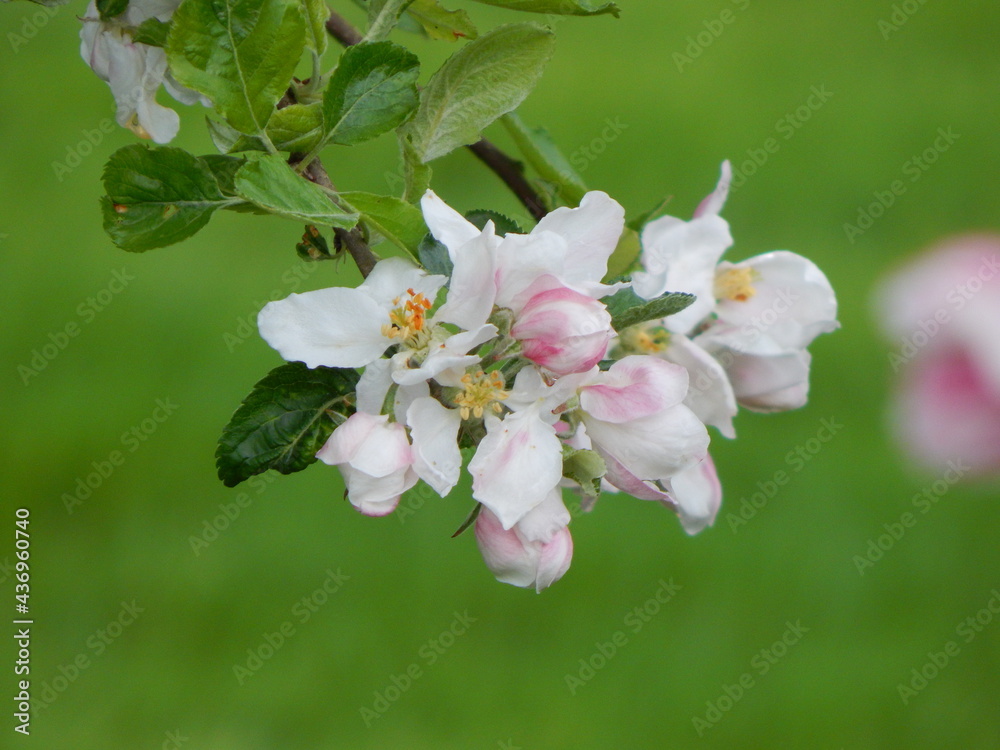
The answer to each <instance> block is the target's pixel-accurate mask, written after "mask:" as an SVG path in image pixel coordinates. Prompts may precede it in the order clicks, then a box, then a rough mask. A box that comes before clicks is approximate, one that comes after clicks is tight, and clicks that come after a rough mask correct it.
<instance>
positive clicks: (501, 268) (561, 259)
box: [496, 232, 567, 314]
mask: <svg viewBox="0 0 1000 750" xmlns="http://www.w3.org/2000/svg"><path fill="white" fill-rule="evenodd" d="M566 251H567V245H566V240H565V239H563V238H562V237H561V236H560V235H558V234H555V233H553V232H533V233H532V234H530V235H527V234H508V235H507V236H506V237H504V238H503V240H502V241H501V242H500V245H499V246H498V247H497V250H496V284H497V296H496V304H497V305H498V306H500V307H508V308H510V309H512V310H513V311H514V313H515V314H516V313H518V312H520V307H521V306H523V305H525V304H526V303H527V302H528V299H529V298H530V297H529V296H526V292H527V291H528V289H529V287H531V286H532V284H534V283H535V282H536V281H537V280H538V279H539V278H540V277H542V276H552V277H554V278H556V279H558V278H559V274H560V272H561V271H562V270H563V268H565V266H566V260H567V256H566Z"/></svg>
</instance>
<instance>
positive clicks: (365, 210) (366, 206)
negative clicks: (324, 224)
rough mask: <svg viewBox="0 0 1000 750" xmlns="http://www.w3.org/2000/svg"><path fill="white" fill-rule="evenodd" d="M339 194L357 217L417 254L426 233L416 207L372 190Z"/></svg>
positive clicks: (411, 253)
mask: <svg viewBox="0 0 1000 750" xmlns="http://www.w3.org/2000/svg"><path fill="white" fill-rule="evenodd" d="M340 198H341V199H342V200H343V201H344V202H345V203H346V204H347V205H348V206H350V207H351V208H353V209H354V210H355V211H357V212H358V213H359V214H360V215H361V220H362V221H364V222H365V223H366V224H368V225H369V226H370V227H371V228H372V229H374V230H375V231H376V232H378V233H379V234H381V235H382V236H383V237H385V238H386V239H387V240H389V241H390V242H392V243H393V244H394V245H397V246H398V247H400V248H402V249H403V250H405V251H406V252H408V253H409V254H410V255H412V256H413V257H414V258H417V257H418V255H417V247H418V246H419V245H420V242H421V240H423V238H424V235H426V234H427V225H426V224H425V223H424V216H423V214H422V213H421V211H420V209H419V208H417V207H416V206H414V205H412V204H410V203H407V202H406V201H404V200H403V199H402V198H394V197H392V196H389V195H375V194H373V193H359V192H351V193H341V194H340Z"/></svg>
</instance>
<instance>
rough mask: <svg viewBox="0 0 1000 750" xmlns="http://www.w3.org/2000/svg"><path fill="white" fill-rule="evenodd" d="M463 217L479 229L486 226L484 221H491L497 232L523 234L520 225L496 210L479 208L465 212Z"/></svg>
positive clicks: (501, 233)
mask: <svg viewBox="0 0 1000 750" xmlns="http://www.w3.org/2000/svg"><path fill="white" fill-rule="evenodd" d="M465 218H466V219H468V221H469V222H470V223H472V224H475V225H476V226H477V227H478V228H479V229H480V230H482V229H485V228H486V222H488V221H492V222H493V226H495V227H496V230H497V234H499V235H504V234H511V233H513V234H524V230H523V229H521V226H520V225H519V224H518V223H517V222H516V221H514V220H513V219H512V218H510V217H509V216H504V215H503V214H502V213H499V212H498V211H491V210H489V209H487V208H480V209H476V210H474V211H469V212H468V213H466V214H465Z"/></svg>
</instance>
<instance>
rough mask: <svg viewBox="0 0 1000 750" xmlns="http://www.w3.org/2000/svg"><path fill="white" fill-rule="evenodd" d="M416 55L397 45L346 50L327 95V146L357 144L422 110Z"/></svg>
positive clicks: (366, 45)
mask: <svg viewBox="0 0 1000 750" xmlns="http://www.w3.org/2000/svg"><path fill="white" fill-rule="evenodd" d="M419 74H420V61H419V60H418V59H417V57H416V55H414V54H412V53H411V52H408V51H406V50H405V49H403V48H402V47H400V46H399V45H398V44H393V43H392V42H375V43H371V44H368V43H363V44H356V45H354V46H353V47H348V48H347V49H346V50H344V54H343V55H342V56H341V58H340V64H339V65H338V66H337V69H336V70H335V71H334V73H333V76H332V77H331V78H330V82H329V84H328V85H327V89H326V94H325V95H324V96H323V110H322V112H323V143H324V144H325V143H326V142H328V141H333V142H334V143H340V144H343V145H348V146H350V145H353V144H355V143H361V142H362V141H367V140H369V139H371V138H374V137H376V136H378V135H381V134H382V133H385V132H387V131H389V130H392V129H393V128H395V127H397V126H398V125H399V124H400V123H402V122H403V121H404V120H405V119H406V118H407V117H409V115H410V113H411V112H413V110H414V109H415V108H416V106H417V101H418V97H419V95H418V93H417V76H418V75H419Z"/></svg>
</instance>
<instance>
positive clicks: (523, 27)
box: [403, 23, 555, 164]
mask: <svg viewBox="0 0 1000 750" xmlns="http://www.w3.org/2000/svg"><path fill="white" fill-rule="evenodd" d="M554 47H555V37H554V36H553V34H552V32H551V31H550V30H548V29H545V28H542V27H541V26H536V25H535V24H529V23H521V24H510V25H507V26H501V27H499V28H497V29H494V30H493V31H491V32H490V33H489V34H486V35H485V36H481V37H479V38H478V39H476V40H475V41H472V42H469V43H468V44H467V45H465V46H464V47H462V49H460V50H459V51H458V52H456V53H455V54H454V55H452V56H451V57H450V58H448V60H447V61H446V62H445V64H444V65H443V66H441V69H440V70H438V71H437V72H436V73H435V74H434V75H433V76H431V79H430V81H428V83H427V87H426V88H425V89H424V91H423V94H422V95H421V97H420V107H419V109H417V113H416V115H414V117H413V119H411V120H410V122H409V123H407V124H406V125H405V126H404V128H403V132H404V133H405V135H406V136H407V137H408V139H409V142H410V144H411V145H412V147H413V148H414V150H415V152H416V154H417V156H418V157H419V159H420V161H422V162H423V163H425V164H426V163H427V162H429V161H432V160H434V159H437V158H438V157H440V156H444V155H445V154H447V153H449V152H451V151H453V150H455V149H456V148H458V147H460V146H465V145H467V144H469V143H474V142H475V141H477V140H479V137H480V133H481V132H482V130H483V128H485V127H486V126H487V125H489V124H490V123H492V122H493V121H494V120H496V119H497V118H498V117H500V116H501V115H504V114H506V113H508V112H511V111H512V110H514V109H516V108H517V106H518V105H519V104H520V103H521V102H522V101H524V99H525V97H526V96H527V95H528V93H529V92H530V91H531V89H532V88H534V86H535V84H536V83H538V79H539V78H540V77H541V75H542V70H543V69H544V67H545V63H546V62H548V60H549V58H550V57H551V56H552V52H553V50H554Z"/></svg>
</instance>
